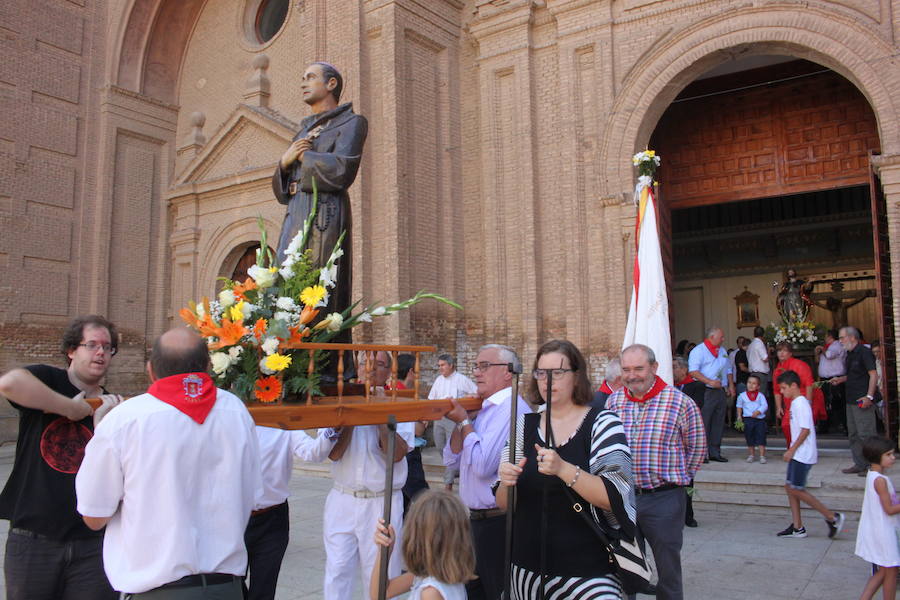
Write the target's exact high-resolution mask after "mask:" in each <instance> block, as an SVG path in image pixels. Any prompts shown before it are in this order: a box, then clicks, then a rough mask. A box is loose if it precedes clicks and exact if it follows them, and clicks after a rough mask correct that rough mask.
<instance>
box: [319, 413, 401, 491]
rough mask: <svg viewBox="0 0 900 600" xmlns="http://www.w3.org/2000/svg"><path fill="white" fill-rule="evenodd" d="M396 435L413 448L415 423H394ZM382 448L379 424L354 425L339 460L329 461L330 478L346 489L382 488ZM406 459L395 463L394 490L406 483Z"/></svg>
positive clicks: (372, 489)
mask: <svg viewBox="0 0 900 600" xmlns="http://www.w3.org/2000/svg"><path fill="white" fill-rule="evenodd" d="M397 435H399V436H400V437H401V438H402V439H403V441H405V442H406V445H407V446H408V447H410V448H412V446H413V444H414V443H415V437H416V436H415V423H397ZM386 468H387V465H386V464H385V462H384V451H383V450H381V448H380V447H379V446H378V425H359V426H356V427H354V428H353V437H351V438H350V445H349V446H347V449H346V450H345V451H344V454H343V455H342V456H341V458H340V460H336V461H334V462H333V463H331V478H332V479H334V482H335V483H336V484H338V485H339V486H341V487H342V488H344V489H346V490H352V491H361V490H369V491H371V492H383V491H384V473H385V469H386ZM406 472H407V467H406V461H405V460H401V461H399V462H396V463H394V490H399V489H400V488H402V487H403V485H404V484H405V483H406Z"/></svg>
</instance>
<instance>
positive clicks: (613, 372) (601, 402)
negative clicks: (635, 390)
mask: <svg viewBox="0 0 900 600" xmlns="http://www.w3.org/2000/svg"><path fill="white" fill-rule="evenodd" d="M620 389H622V365H621V364H620V363H619V359H618V358H613V359H611V360H610V361H609V362H608V363H606V373H605V376H604V379H603V383H602V384H600V389H598V390H597V391H596V392H594V398H593V400H591V406H596V407H597V408H599V409H600V410H604V409H605V408H606V400H607V399H608V398H609V397H610V395H612V394H613V393H614V392H615V391H616V390H620Z"/></svg>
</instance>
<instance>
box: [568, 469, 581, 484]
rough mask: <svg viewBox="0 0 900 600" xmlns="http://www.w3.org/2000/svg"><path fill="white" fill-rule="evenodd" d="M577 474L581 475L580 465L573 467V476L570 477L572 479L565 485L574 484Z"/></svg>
mask: <svg viewBox="0 0 900 600" xmlns="http://www.w3.org/2000/svg"><path fill="white" fill-rule="evenodd" d="M579 475H581V467H580V466H576V467H575V477H573V478H572V481H570V482H569V483H567V484H566V485H567V486H568V487H572V486H573V485H575V482H576V481H578V476H579Z"/></svg>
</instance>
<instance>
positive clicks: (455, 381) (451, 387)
mask: <svg viewBox="0 0 900 600" xmlns="http://www.w3.org/2000/svg"><path fill="white" fill-rule="evenodd" d="M477 394H478V388H477V387H476V386H475V382H474V381H472V380H471V379H469V378H468V377H466V376H465V375H463V374H462V373H460V372H459V371H453V372H452V373H450V377H444V376H443V375H438V378H437V379H435V380H434V384H433V385H432V386H431V391H430V392H428V399H429V400H440V399H443V398H465V397H467V396H476V395H477Z"/></svg>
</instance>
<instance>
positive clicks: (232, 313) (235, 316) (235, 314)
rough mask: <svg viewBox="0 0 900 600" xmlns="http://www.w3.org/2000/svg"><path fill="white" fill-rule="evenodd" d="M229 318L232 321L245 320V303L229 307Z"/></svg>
mask: <svg viewBox="0 0 900 600" xmlns="http://www.w3.org/2000/svg"><path fill="white" fill-rule="evenodd" d="M228 318H229V319H231V320H232V321H240V320H242V319H243V318H244V301H243V300H241V301H240V302H238V303H237V304H235V305H233V306H229V307H228Z"/></svg>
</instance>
